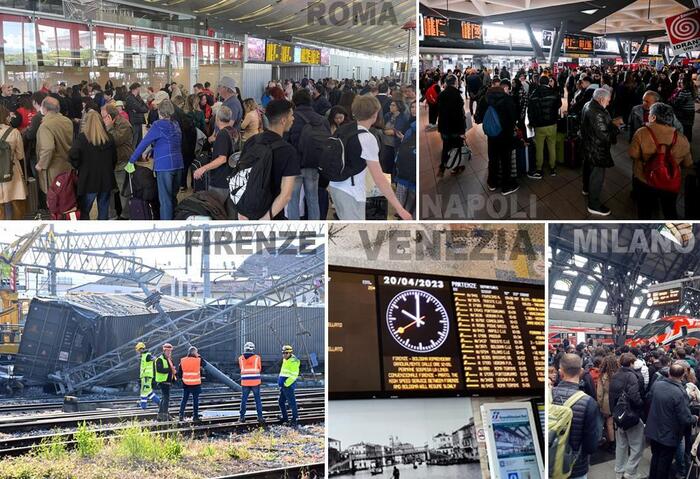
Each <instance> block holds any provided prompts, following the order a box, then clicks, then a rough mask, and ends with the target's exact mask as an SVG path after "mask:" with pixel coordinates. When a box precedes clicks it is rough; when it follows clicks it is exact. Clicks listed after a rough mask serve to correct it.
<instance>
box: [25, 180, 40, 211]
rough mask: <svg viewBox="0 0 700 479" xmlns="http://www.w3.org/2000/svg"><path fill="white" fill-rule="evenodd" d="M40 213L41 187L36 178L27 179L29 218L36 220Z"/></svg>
mask: <svg viewBox="0 0 700 479" xmlns="http://www.w3.org/2000/svg"><path fill="white" fill-rule="evenodd" d="M37 213H39V185H38V183H37V182H36V178H27V217H28V218H36V215H37Z"/></svg>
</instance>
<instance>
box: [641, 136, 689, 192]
mask: <svg viewBox="0 0 700 479" xmlns="http://www.w3.org/2000/svg"><path fill="white" fill-rule="evenodd" d="M644 128H646V129H647V131H648V132H649V134H650V135H651V139H652V140H654V145H655V146H656V153H655V154H654V157H653V158H652V159H651V160H649V161H648V162H646V163H645V164H644V178H646V180H647V183H648V184H649V186H651V187H652V188H656V189H658V190H663V191H670V192H672V193H678V192H679V191H680V190H681V169H680V167H679V166H678V163H676V162H675V161H674V159H673V156H671V150H672V149H673V147H674V146H675V144H676V140H677V139H678V130H675V131H674V132H673V141H672V142H671V144H670V145H660V144H659V141H658V140H657V139H656V135H654V132H653V131H652V129H651V128H649V127H648V126H646V125H645V126H644ZM661 146H665V147H666V150H665V151H664V152H663V153H662V152H661Z"/></svg>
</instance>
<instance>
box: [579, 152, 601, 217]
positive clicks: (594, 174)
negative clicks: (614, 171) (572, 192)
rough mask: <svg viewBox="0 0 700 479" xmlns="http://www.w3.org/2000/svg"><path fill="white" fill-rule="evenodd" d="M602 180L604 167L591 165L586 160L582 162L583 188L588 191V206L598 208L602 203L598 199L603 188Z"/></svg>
mask: <svg viewBox="0 0 700 479" xmlns="http://www.w3.org/2000/svg"><path fill="white" fill-rule="evenodd" d="M604 181H605V168H600V167H598V166H593V165H591V164H590V163H588V162H587V161H586V162H584V163H583V190H584V191H587V192H588V207H589V208H592V209H598V208H600V207H601V206H602V205H603V203H602V202H601V201H600V193H601V191H602V190H603V182H604Z"/></svg>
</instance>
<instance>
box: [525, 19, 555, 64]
mask: <svg viewBox="0 0 700 479" xmlns="http://www.w3.org/2000/svg"><path fill="white" fill-rule="evenodd" d="M525 31H527V36H528V37H530V44H531V45H532V49H533V50H534V51H535V59H536V60H537V62H538V63H544V62H545V61H546V60H547V59H546V58H545V56H544V51H542V47H541V46H540V43H539V42H538V41H537V39H536V38H535V35H534V33H532V27H531V26H530V24H529V23H526V24H525ZM550 53H551V52H550Z"/></svg>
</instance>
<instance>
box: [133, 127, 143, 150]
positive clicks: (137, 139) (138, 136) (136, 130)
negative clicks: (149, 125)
mask: <svg viewBox="0 0 700 479" xmlns="http://www.w3.org/2000/svg"><path fill="white" fill-rule="evenodd" d="M131 128H133V138H132V139H133V141H134V142H133V143H132V145H133V146H134V148H136V147H137V146H138V145H139V143H141V140H143V124H140V125H134V124H132V125H131Z"/></svg>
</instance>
